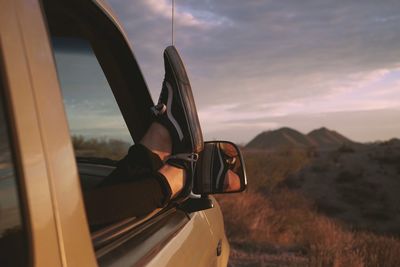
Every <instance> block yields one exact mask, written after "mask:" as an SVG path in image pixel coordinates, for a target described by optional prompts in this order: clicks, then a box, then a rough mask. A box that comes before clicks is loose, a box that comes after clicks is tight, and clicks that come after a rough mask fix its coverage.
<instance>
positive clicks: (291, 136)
mask: <svg viewBox="0 0 400 267" xmlns="http://www.w3.org/2000/svg"><path fill="white" fill-rule="evenodd" d="M313 145H314V144H313V142H312V141H311V139H310V138H309V137H308V136H306V135H304V134H302V133H300V132H299V131H296V130H294V129H291V128H288V127H284V128H280V129H278V130H273V131H266V132H262V133H260V134H259V135H257V136H256V137H255V138H254V139H253V140H251V141H250V142H249V143H248V144H247V145H246V147H247V148H255V149H268V150H275V149H277V148H281V147H296V148H297V147H298V148H306V147H311V146H313Z"/></svg>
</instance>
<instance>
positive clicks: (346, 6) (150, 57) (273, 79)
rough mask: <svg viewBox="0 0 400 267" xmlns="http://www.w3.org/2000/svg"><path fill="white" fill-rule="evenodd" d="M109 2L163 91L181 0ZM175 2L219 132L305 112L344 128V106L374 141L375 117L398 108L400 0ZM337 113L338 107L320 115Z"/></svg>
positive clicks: (200, 98)
mask: <svg viewBox="0 0 400 267" xmlns="http://www.w3.org/2000/svg"><path fill="white" fill-rule="evenodd" d="M109 2H110V4H111V6H112V7H113V8H114V9H115V11H116V13H117V15H119V16H120V17H121V21H122V23H123V24H124V25H125V27H126V31H127V33H128V36H129V38H130V40H131V42H132V43H133V47H134V51H135V54H136V56H137V58H138V61H139V63H140V64H141V66H142V70H143V73H144V75H145V78H146V80H147V82H148V85H149V88H150V91H151V94H152V96H153V97H154V99H156V98H157V95H158V94H159V90H160V85H161V82H162V78H163V72H164V70H163V64H162V51H163V49H164V48H165V46H167V45H169V44H170V42H171V40H170V39H171V38H170V36H171V27H170V26H171V25H170V22H171V21H170V14H171V13H170V11H171V10H170V7H171V2H170V1H163V0H162V1H155V0H151V1H145V0H138V1H134V2H131V1H124V0H109ZM175 4H176V10H177V13H176V18H177V21H176V23H177V28H176V33H175V36H176V39H175V43H176V46H177V47H178V49H179V50H180V53H181V55H182V57H183V59H184V61H185V63H186V66H187V70H188V72H189V76H190V78H191V82H192V87H193V91H194V95H195V97H196V102H197V107H198V109H199V113H200V119H201V121H202V124H203V128H204V132H205V135H206V136H209V137H210V138H211V137H221V138H222V137H225V136H227V137H230V138H233V140H241V141H243V140H244V139H246V138H247V139H249V138H251V137H252V136H254V135H256V134H257V133H258V132H257V131H261V130H263V129H269V128H270V127H272V128H273V127H274V126H276V127H279V126H284V125H282V123H285V124H286V125H287V126H291V125H296V126H298V125H299V124H298V123H299V122H298V121H297V120H296V119H294V118H295V117H296V116H301V117H302V118H306V119H307V120H308V122H310V121H311V122H312V121H315V122H318V123H323V124H324V126H327V127H330V126H332V127H333V126H335V127H336V126H337V124H336V122H337V117H336V115H337V114H346V115H344V116H347V118H353V119H354V120H355V121H353V123H348V124H347V125H348V126H347V127H350V126H349V125H351V127H352V128H354V127H355V128H354V129H355V130H354V129H353V130H352V131H351V134H352V136H350V137H352V138H353V139H362V140H368V139H369V138H376V134H375V135H372V134H371V135H369V132H372V131H365V129H364V128H363V125H365V124H368V121H369V120H370V118H371V117H374V116H371V112H374V111H376V112H377V114H381V115H382V114H387V113H386V112H380V111H382V110H386V111H389V110H390V112H389V113H390V114H392V115H393V112H396V110H398V109H400V93H399V92H400V88H399V81H400V49H399V48H400V47H399V46H400V45H399V44H400V28H399V27H398V25H399V22H400V17H399V15H398V14H399V13H400V1H395V0H384V1H379V2H377V1H373V0H366V1H362V2H360V1H356V0H352V1H335V0H331V1H321V0H306V1H293V0H280V1H274V0H271V1H257V0H249V1H228V0H220V1H207V0H204V1H195V0H186V1H179V0H176V1H175ZM378 111H379V112H378ZM343 112H344V113H343ZM357 112H359V113H357ZM329 113H332V114H336V115H335V116H333V117H332V116H330V115H329V116H328V115H327V116H325V117H324V118H325V120H324V121H320V120H319V119H315V118H317V117H316V116H318V114H329ZM356 113H357V116H355V115H354V116H353V115H352V114H356ZM363 116H364V117H363ZM283 117H285V118H293V120H292V121H291V120H290V119H288V120H283V119H282V118H283ZM399 117H400V113H399ZM275 118H280V119H279V120H277V119H275ZM318 118H319V117H318ZM333 118H334V119H333ZM356 119H357V120H356ZM389 121H390V120H386V119H385V118H382V119H381V124H382V125H376V127H377V128H381V129H382V136H389V135H390V134H391V135H393V133H397V134H396V135H397V136H398V137H400V126H397V128H395V129H396V130H395V131H394V130H391V131H386V132H385V130H384V129H388V127H389V125H384V124H385V123H388V122H389ZM376 122H377V123H379V120H376ZM311 124H312V123H304V124H303V125H309V126H308V127H311V126H310V125H311ZM240 125H247V127H243V128H241V126H240ZM357 125H358V126H357ZM300 126H301V125H300ZM320 126H322V125H320ZM357 127H358V128H357ZM391 127H392V126H391ZM357 129H358V130H357ZM391 129H392V128H391ZM344 130H346V129H344ZM229 131H230V132H232V131H233V132H236V133H237V135H236V137H235V135H232V134H229ZM368 135H369V136H368Z"/></svg>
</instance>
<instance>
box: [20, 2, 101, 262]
mask: <svg viewBox="0 0 400 267" xmlns="http://www.w3.org/2000/svg"><path fill="white" fill-rule="evenodd" d="M15 6H16V7H17V8H16V9H17V13H18V19H19V25H20V32H21V36H22V38H23V41H24V43H25V47H24V50H25V57H26V60H27V66H28V71H29V75H30V83H31V88H32V94H33V96H32V97H31V99H34V100H35V109H36V114H37V125H39V127H40V129H39V131H40V139H41V143H42V146H43V154H42V155H41V156H42V159H44V160H43V162H46V169H47V170H46V171H47V174H48V184H49V187H50V192H51V202H50V203H51V205H52V207H53V212H54V215H53V219H54V221H55V224H56V229H57V239H58V244H59V246H60V252H61V259H62V263H63V265H65V266H95V265H96V259H95V257H94V252H93V248H92V244H91V239H90V233H89V229H88V226H87V221H86V215H85V211H84V206H83V202H82V196H81V195H82V194H81V189H80V184H79V177H78V172H77V168H76V163H75V157H74V152H73V148H72V144H71V139H70V135H69V130H68V125H67V121H66V117H65V111H64V106H63V101H62V97H61V91H60V88H59V84H58V79H57V74H56V69H55V65H54V60H53V54H52V51H51V48H50V43H49V40H48V35H47V30H46V25H45V23H44V20H43V15H42V13H41V7H40V5H39V2H37V1H28V0H18V1H16V3H15ZM27 44H29V45H27ZM49 246H54V244H51V245H49ZM47 253H48V252H47ZM47 253H46V254H47ZM35 256H36V255H35Z"/></svg>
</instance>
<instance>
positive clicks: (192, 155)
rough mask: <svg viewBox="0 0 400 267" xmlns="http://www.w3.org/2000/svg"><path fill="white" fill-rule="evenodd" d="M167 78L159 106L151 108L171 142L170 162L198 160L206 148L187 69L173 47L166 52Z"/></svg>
mask: <svg viewBox="0 0 400 267" xmlns="http://www.w3.org/2000/svg"><path fill="white" fill-rule="evenodd" d="M164 66H165V77H164V82H163V86H162V89H161V94H160V98H159V100H158V104H157V105H156V106H154V107H153V108H152V111H153V113H154V115H156V121H157V122H159V123H161V124H162V125H164V126H165V127H166V128H167V129H168V131H169V133H170V135H171V139H172V153H171V154H172V155H173V156H171V159H173V158H174V157H177V158H178V159H181V160H185V159H189V161H191V160H193V159H197V155H198V153H200V152H201V151H202V150H203V148H204V142H203V133H202V131H201V127H200V122H199V118H198V116H197V110H196V105H195V102H194V98H193V93H192V89H191V86H190V82H189V78H188V76H187V74H186V70H185V66H184V64H183V62H182V60H181V58H180V56H179V54H178V51H177V50H176V48H175V47H174V46H168V47H167V48H166V49H165V51H164Z"/></svg>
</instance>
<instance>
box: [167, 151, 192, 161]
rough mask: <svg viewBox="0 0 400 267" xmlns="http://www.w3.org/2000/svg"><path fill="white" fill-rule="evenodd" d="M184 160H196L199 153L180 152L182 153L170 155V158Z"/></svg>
mask: <svg viewBox="0 0 400 267" xmlns="http://www.w3.org/2000/svg"><path fill="white" fill-rule="evenodd" d="M170 159H171V160H174V159H177V160H184V161H188V162H196V161H197V160H198V159H199V154H197V153H180V154H175V155H171V156H169V157H168V159H167V161H168V160H170Z"/></svg>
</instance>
